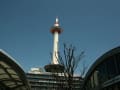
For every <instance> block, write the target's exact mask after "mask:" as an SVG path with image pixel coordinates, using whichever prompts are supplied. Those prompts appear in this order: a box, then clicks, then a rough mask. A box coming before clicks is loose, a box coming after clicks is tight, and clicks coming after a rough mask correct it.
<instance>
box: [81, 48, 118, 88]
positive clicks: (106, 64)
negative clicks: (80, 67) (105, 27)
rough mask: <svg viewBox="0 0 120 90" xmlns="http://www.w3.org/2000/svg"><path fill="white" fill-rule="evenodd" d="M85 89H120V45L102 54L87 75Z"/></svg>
mask: <svg viewBox="0 0 120 90" xmlns="http://www.w3.org/2000/svg"><path fill="white" fill-rule="evenodd" d="M83 87H84V90H120V47H117V48H114V49H112V50H110V51H108V52H107V53H105V54H104V55H102V56H101V57H100V58H99V59H98V60H96V62H95V63H94V64H93V65H92V66H91V68H90V69H89V71H88V72H87V74H86V76H85V81H84V85H83Z"/></svg>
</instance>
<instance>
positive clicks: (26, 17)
mask: <svg viewBox="0 0 120 90" xmlns="http://www.w3.org/2000/svg"><path fill="white" fill-rule="evenodd" d="M119 3H120V1H119V0H0V48H1V49H3V50H5V51H6V52H7V53H9V54H10V55H11V56H12V57H14V58H15V59H16V60H17V62H19V63H20V64H21V66H22V67H23V68H24V70H25V71H28V70H29V69H30V68H31V67H44V65H46V64H48V63H49V62H50V61H51V59H50V52H52V48H53V36H52V34H51V33H50V28H51V26H53V24H54V22H55V18H56V16H58V17H59V20H60V25H61V27H62V28H63V30H64V31H63V33H62V34H61V35H60V43H59V48H60V50H62V47H63V43H67V44H73V45H74V46H76V48H77V53H79V52H81V51H85V57H84V58H83V61H85V62H86V64H87V65H89V66H90V65H91V64H92V63H93V62H94V61H95V60H96V59H97V58H99V57H100V56H101V55H103V54H104V53H105V52H106V51H108V50H110V49H112V48H115V47H117V46H119V45H120V37H119V36H120V10H119V9H120V5H119ZM81 66H82V62H81V64H80V65H79V67H81ZM77 72H79V68H78V69H77Z"/></svg>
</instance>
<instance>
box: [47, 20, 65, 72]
mask: <svg viewBox="0 0 120 90" xmlns="http://www.w3.org/2000/svg"><path fill="white" fill-rule="evenodd" d="M61 32H62V29H61V28H60V26H59V20H58V18H56V22H55V24H54V26H53V27H52V28H51V33H52V34H53V36H54V43H53V53H52V54H53V55H52V60H51V64H49V65H46V66H45V70H46V71H47V72H62V71H63V70H64V67H63V66H62V65H60V64H59V61H58V59H59V58H58V51H59V50H58V48H59V47H58V43H59V34H60V33H61Z"/></svg>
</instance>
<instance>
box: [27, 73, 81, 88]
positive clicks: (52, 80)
mask: <svg viewBox="0 0 120 90" xmlns="http://www.w3.org/2000/svg"><path fill="white" fill-rule="evenodd" d="M27 78H28V81H29V83H30V85H31V88H32V90H61V88H63V89H65V87H66V82H65V79H64V77H63V76H59V77H58V76H57V77H56V76H54V75H52V74H50V73H40V74H32V73H27ZM82 82H83V80H82V79H81V78H80V77H74V81H73V86H74V89H73V90H80V88H81V86H80V85H81V84H82Z"/></svg>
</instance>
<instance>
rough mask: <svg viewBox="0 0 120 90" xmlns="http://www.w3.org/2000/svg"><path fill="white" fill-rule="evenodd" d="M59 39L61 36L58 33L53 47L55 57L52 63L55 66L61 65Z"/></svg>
mask: <svg viewBox="0 0 120 90" xmlns="http://www.w3.org/2000/svg"><path fill="white" fill-rule="evenodd" d="M58 39H59V34H58V32H55V33H54V43H53V44H54V45H53V57H52V63H53V64H59V62H58Z"/></svg>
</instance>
